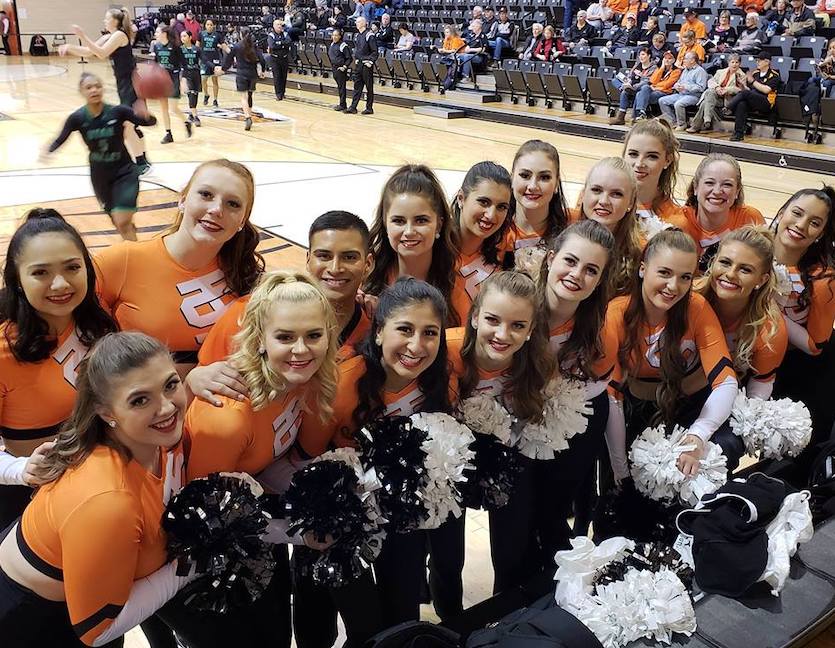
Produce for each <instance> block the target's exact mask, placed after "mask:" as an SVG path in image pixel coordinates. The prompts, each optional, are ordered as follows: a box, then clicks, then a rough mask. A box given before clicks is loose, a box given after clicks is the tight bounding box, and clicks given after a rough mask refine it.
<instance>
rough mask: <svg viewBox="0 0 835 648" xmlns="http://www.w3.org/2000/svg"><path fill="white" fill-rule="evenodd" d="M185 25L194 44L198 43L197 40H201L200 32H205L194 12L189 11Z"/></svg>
mask: <svg viewBox="0 0 835 648" xmlns="http://www.w3.org/2000/svg"><path fill="white" fill-rule="evenodd" d="M183 24H184V25H185V28H186V29H187V30H188V33H189V34H191V40H192V42H196V41H197V39H198V38H200V32H201V31H203V27H202V26H201V25H200V23H199V22H198V20H197V19H196V18H195V17H194V12H193V11H192V10H191V9H189V10H188V11H187V12H186V19H185V22H184V23H183Z"/></svg>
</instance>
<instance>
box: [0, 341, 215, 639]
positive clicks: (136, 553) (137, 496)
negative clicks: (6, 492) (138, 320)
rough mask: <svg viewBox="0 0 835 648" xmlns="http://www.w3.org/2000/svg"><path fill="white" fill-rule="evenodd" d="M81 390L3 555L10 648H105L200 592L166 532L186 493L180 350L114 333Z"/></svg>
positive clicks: (0, 586) (2, 614)
mask: <svg viewBox="0 0 835 648" xmlns="http://www.w3.org/2000/svg"><path fill="white" fill-rule="evenodd" d="M77 386H78V397H77V400H76V403H75V408H74V410H73V412H72V415H71V416H70V418H69V419H68V421H67V422H66V423H65V425H64V426H63V428H62V429H61V432H60V433H59V435H58V438H57V440H56V442H55V447H54V448H53V449H52V450H51V451H50V452H49V453H48V454H47V455H46V457H45V458H44V460H43V461H42V463H41V464H40V465H39V466H38V470H37V473H36V474H37V477H38V479H39V480H40V482H41V483H45V484H46V485H44V486H42V487H41V488H39V489H38V491H37V493H36V494H35V497H34V498H33V500H32V502H31V503H30V504H29V506H27V507H26V510H25V512H24V514H23V517H22V518H21V520H20V522H19V523H17V524H16V525H14V527H13V528H11V529H10V530H9V532H8V533H7V534H6V536H5V539H4V540H3V541H2V544H0V633H2V636H3V643H4V645H8V646H21V647H29V646H31V647H32V648H34V647H37V648H53V647H54V648H64V647H66V646H78V645H88V646H102V645H105V644H107V643H108V642H111V641H114V640H117V639H119V638H120V637H121V636H122V635H123V634H124V633H125V632H127V631H128V630H130V629H131V628H133V627H135V626H136V625H138V624H139V623H140V622H141V621H142V620H143V619H144V618H145V617H147V616H148V615H149V614H153V612H154V611H156V610H157V609H159V608H160V607H162V606H163V605H164V604H165V603H166V602H167V601H168V600H169V599H170V598H171V597H172V596H174V594H176V592H177V590H178V589H179V588H180V587H181V586H182V585H184V584H185V583H186V582H187V581H188V577H178V576H177V574H176V563H173V562H172V563H168V564H166V560H167V558H166V538H165V533H164V532H163V531H162V528H161V521H162V514H163V511H164V509H165V505H166V503H167V502H168V499H169V498H170V497H171V495H173V494H174V493H176V492H177V491H178V490H179V489H180V488H181V487H182V486H183V485H184V483H185V476H184V475H183V465H184V462H185V457H184V444H182V443H181V438H182V434H183V418H184V415H185V407H186V392H185V389H184V388H183V386H182V383H181V382H180V378H179V376H178V375H177V371H176V369H175V367H174V364H173V362H171V359H170V357H169V354H168V349H166V348H165V346H163V345H162V344H161V343H160V342H159V341H157V340H155V339H153V338H151V337H149V336H146V335H143V334H141V333H109V334H107V335H106V336H104V337H103V338H101V339H100V340H99V341H98V342H97V343H96V345H95V346H94V347H93V349H92V350H91V351H90V354H89V356H88V358H87V359H86V360H85V362H84V363H83V364H82V365H81V367H80V370H79V373H78V379H77ZM44 404H45V403H44ZM42 405H43V404H42ZM82 642H83V643H82ZM118 645H121V642H119V643H118ZM204 645H205V644H204Z"/></svg>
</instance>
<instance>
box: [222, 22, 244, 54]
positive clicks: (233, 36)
mask: <svg viewBox="0 0 835 648" xmlns="http://www.w3.org/2000/svg"><path fill="white" fill-rule="evenodd" d="M223 42H224V43H226V44H227V45H228V46H229V47H230V48H231V47H232V46H234V45H237V44H238V43H240V42H241V34H240V32H238V28H237V27H235V25H233V24H231V23H230V24H228V25H226V36H225V37H224V39H223Z"/></svg>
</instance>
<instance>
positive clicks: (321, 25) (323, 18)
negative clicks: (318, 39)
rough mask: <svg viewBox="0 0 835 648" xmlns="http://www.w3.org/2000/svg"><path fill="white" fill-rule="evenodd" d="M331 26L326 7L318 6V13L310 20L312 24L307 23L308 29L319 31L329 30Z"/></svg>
mask: <svg viewBox="0 0 835 648" xmlns="http://www.w3.org/2000/svg"><path fill="white" fill-rule="evenodd" d="M330 26H331V24H330V16H329V15H328V8H327V7H326V6H324V5H316V13H315V14H314V15H313V17H312V18H311V19H310V22H308V23H307V28H308V29H314V30H317V31H318V30H320V29H328V28H329V27H330Z"/></svg>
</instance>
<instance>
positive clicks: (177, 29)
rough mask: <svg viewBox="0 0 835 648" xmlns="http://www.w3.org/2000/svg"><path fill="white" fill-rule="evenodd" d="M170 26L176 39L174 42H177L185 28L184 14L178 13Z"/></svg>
mask: <svg viewBox="0 0 835 648" xmlns="http://www.w3.org/2000/svg"><path fill="white" fill-rule="evenodd" d="M172 26H173V28H174V34H175V36H176V37H177V40H176V41H174V42H175V43H179V42H180V34H182V33H183V32H184V31H185V30H186V15H185V14H184V13H178V14H177V18H176V19H175V20H174V24H173V25H172Z"/></svg>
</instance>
